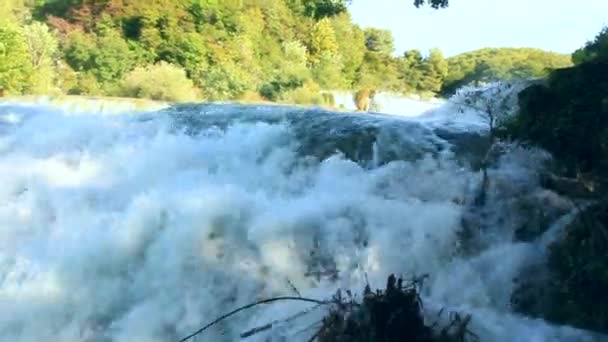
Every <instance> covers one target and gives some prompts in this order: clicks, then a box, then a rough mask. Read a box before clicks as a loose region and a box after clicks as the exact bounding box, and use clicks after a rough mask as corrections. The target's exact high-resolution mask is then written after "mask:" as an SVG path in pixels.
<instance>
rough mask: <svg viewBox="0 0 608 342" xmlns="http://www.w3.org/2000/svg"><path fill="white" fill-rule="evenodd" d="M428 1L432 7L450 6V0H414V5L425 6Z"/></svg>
mask: <svg viewBox="0 0 608 342" xmlns="http://www.w3.org/2000/svg"><path fill="white" fill-rule="evenodd" d="M427 3H428V4H429V5H430V6H431V7H433V8H435V9H437V8H443V7H448V5H449V0H426V1H425V0H414V6H416V7H420V6H424V5H425V4H427Z"/></svg>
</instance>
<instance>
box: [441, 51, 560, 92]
mask: <svg viewBox="0 0 608 342" xmlns="http://www.w3.org/2000/svg"><path fill="white" fill-rule="evenodd" d="M447 61H448V69H449V72H448V75H447V77H446V78H445V81H444V84H443V86H442V93H444V94H452V93H454V92H455V91H456V89H458V88H460V87H462V86H464V85H468V84H472V85H482V84H485V83H490V82H493V81H509V80H513V79H528V78H535V77H544V76H547V75H548V74H549V72H550V71H551V70H553V69H557V68H563V67H568V66H570V65H572V62H571V58H570V56H568V55H564V54H558V53H553V52H547V51H543V50H539V49H530V48H485V49H480V50H476V51H471V52H467V53H464V54H460V55H457V56H454V57H450V58H448V60H447Z"/></svg>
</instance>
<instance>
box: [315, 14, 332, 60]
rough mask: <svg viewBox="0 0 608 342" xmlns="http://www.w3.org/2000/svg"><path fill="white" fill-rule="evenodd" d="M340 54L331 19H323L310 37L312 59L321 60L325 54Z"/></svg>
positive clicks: (316, 25)
mask: <svg viewBox="0 0 608 342" xmlns="http://www.w3.org/2000/svg"><path fill="white" fill-rule="evenodd" d="M337 52H338V42H337V41H336V34H335V32H334V28H333V27H332V25H331V22H330V21H329V19H327V18H325V19H321V20H320V21H318V22H317V23H316V24H315V26H314V27H313V29H312V32H311V36H310V53H311V59H312V60H313V62H314V60H315V59H317V58H319V56H320V55H321V54H323V53H330V54H336V53H337Z"/></svg>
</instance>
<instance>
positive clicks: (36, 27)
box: [24, 22, 59, 94]
mask: <svg viewBox="0 0 608 342" xmlns="http://www.w3.org/2000/svg"><path fill="white" fill-rule="evenodd" d="M24 38H25V42H26V44H27V47H28V51H29V55H30V60H31V65H32V77H31V80H30V83H31V87H30V92H31V93H34V94H48V93H51V92H53V91H54V89H55V82H56V78H57V75H56V70H55V67H56V66H55V61H56V58H57V53H58V47H59V44H58V42H57V39H56V38H55V36H54V35H53V34H52V33H51V32H49V28H48V26H46V25H45V24H43V23H40V22H33V23H32V24H30V25H27V26H25V27H24Z"/></svg>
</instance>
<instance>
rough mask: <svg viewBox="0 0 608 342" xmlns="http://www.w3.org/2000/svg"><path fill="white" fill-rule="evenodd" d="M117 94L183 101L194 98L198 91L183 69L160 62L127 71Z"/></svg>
mask: <svg viewBox="0 0 608 342" xmlns="http://www.w3.org/2000/svg"><path fill="white" fill-rule="evenodd" d="M119 95H121V96H128V97H137V98H147V99H152V100H161V101H176V102H184V101H194V100H196V99H197V97H198V91H197V89H196V88H195V87H194V84H193V83H192V81H191V80H190V79H188V77H187V76H186V72H185V71H184V70H183V69H181V68H180V67H178V66H175V65H173V64H169V63H165V62H160V63H158V64H154V65H147V66H145V67H137V68H135V69H134V70H132V71H131V72H129V73H128V74H127V75H126V76H125V78H124V80H123V81H122V84H121V87H120V94H119Z"/></svg>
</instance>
